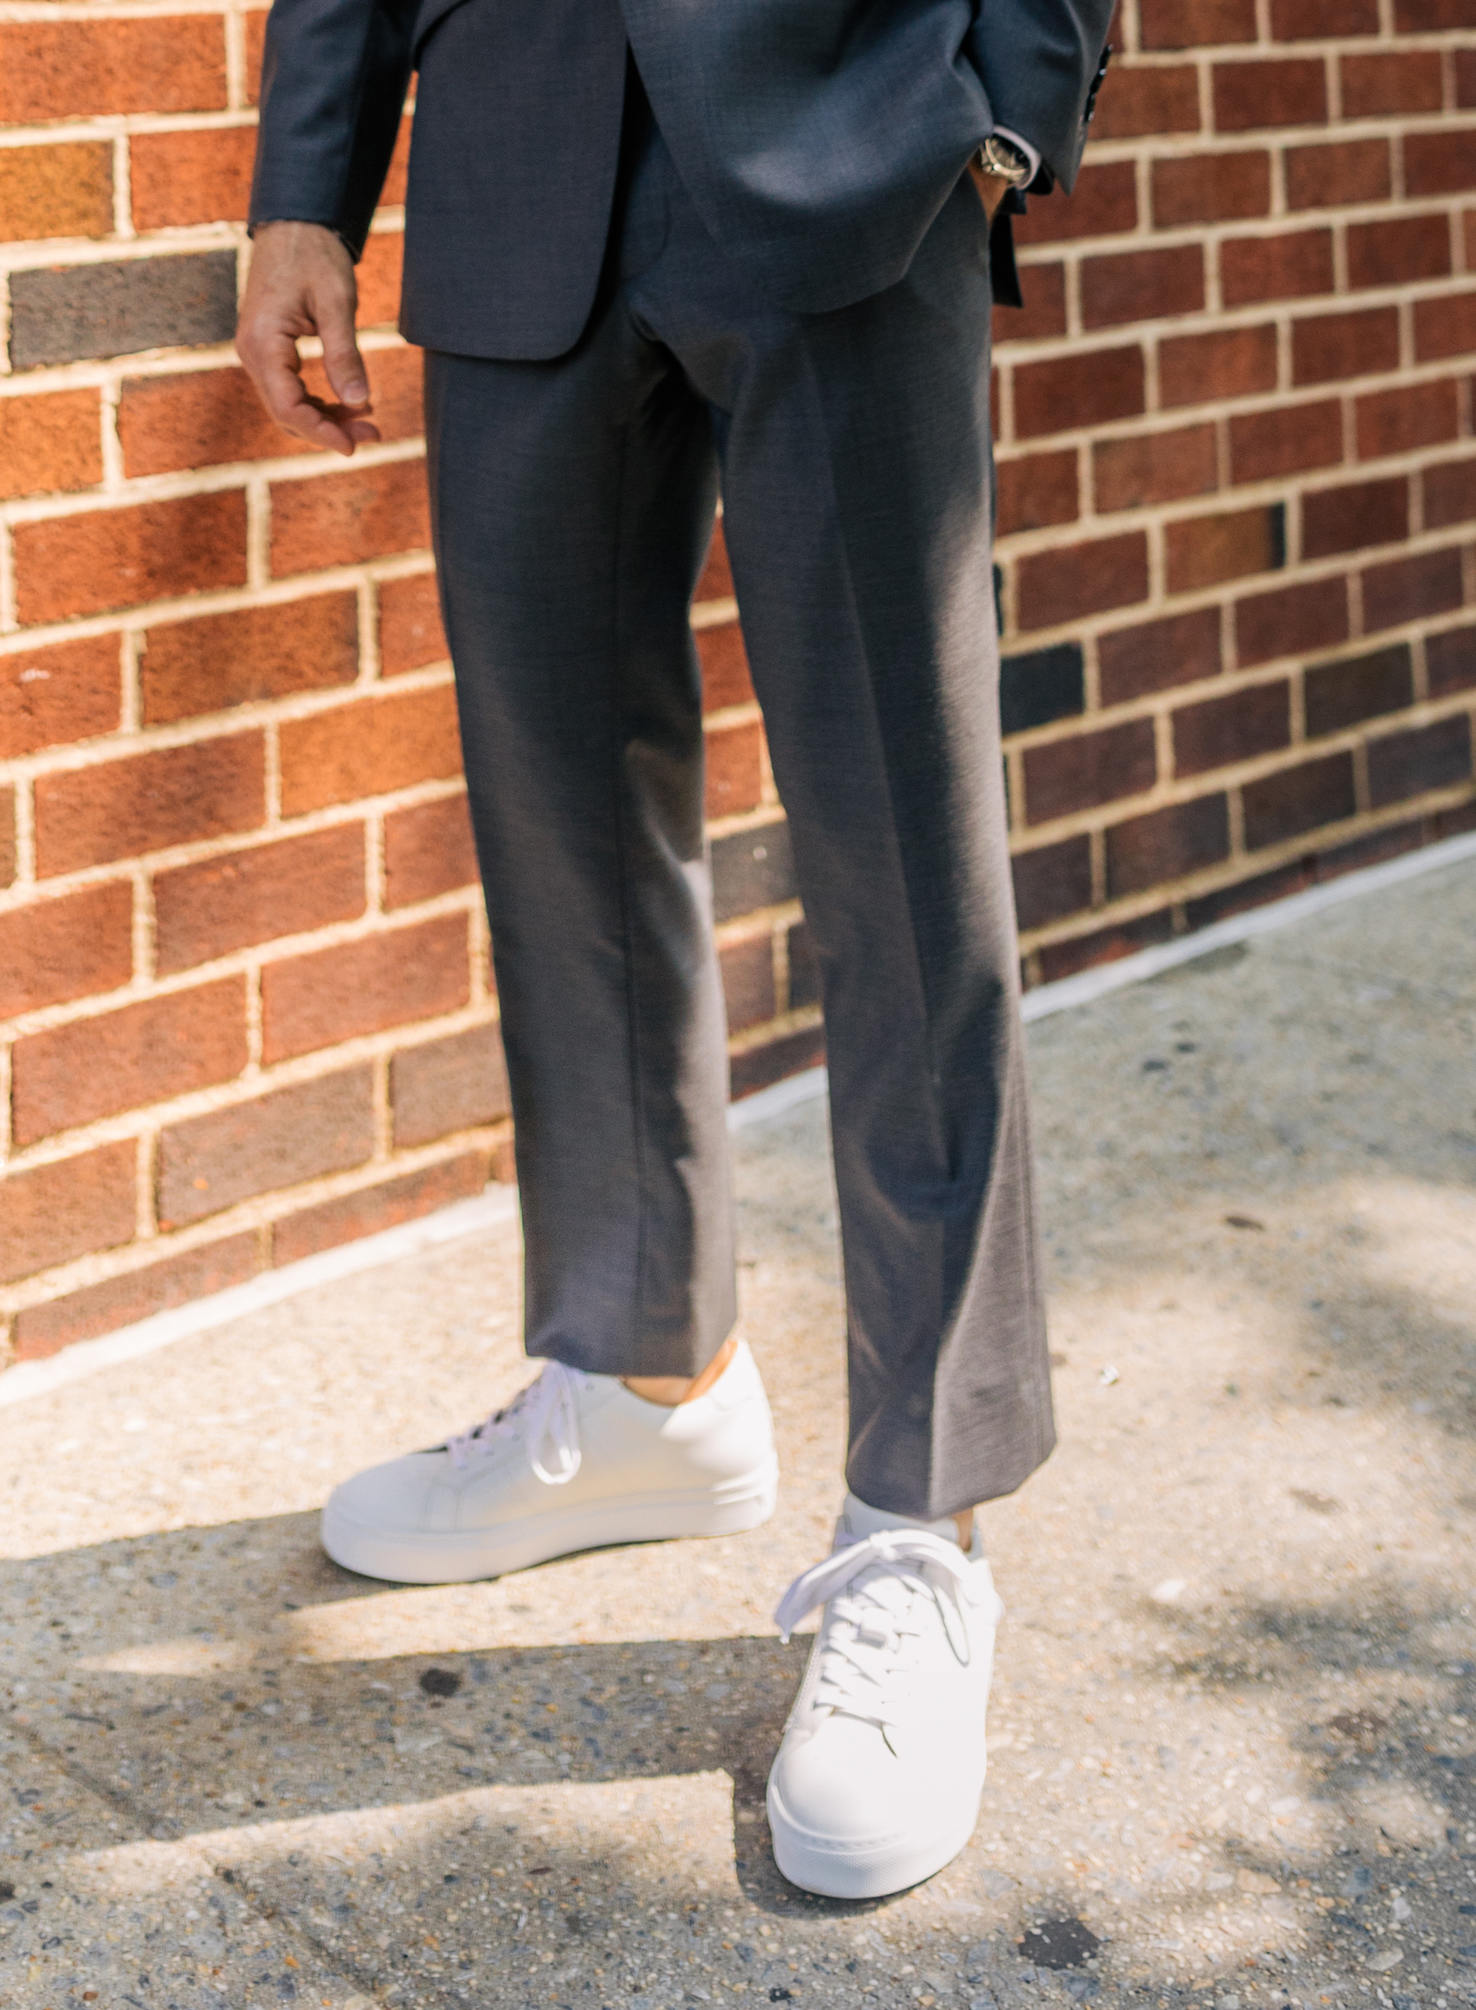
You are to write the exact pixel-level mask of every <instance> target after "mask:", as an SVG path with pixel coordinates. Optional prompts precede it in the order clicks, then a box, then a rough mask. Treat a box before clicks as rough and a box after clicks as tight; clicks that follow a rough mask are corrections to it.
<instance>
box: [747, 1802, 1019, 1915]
mask: <svg viewBox="0 0 1476 2010" xmlns="http://www.w3.org/2000/svg"><path fill="white" fill-rule="evenodd" d="M981 1793H982V1789H981ZM979 1798H980V1797H979V1796H978V1795H976V1796H975V1798H974V1800H973V1801H972V1803H971V1804H970V1806H969V1807H968V1809H967V1810H966V1811H965V1813H964V1814H963V1815H960V1816H958V1817H956V1818H955V1819H954V1820H953V1821H952V1822H951V1823H949V1825H948V1826H947V1827H946V1828H942V1829H937V1830H933V1831H930V1833H929V1834H927V1835H926V1836H908V1835H906V1834H902V1835H892V1836H882V1837H879V1838H878V1839H877V1840H876V1841H875V1842H870V1843H837V1842H832V1841H831V1840H830V1839H829V1838H828V1837H825V1836H817V1835H815V1834H813V1833H812V1832H811V1831H810V1830H809V1829H803V1828H801V1827H800V1826H799V1825H798V1823H796V1822H793V1821H791V1820H790V1818H789V1816H788V1815H787V1814H786V1813H785V1811H784V1804H783V1802H782V1801H781V1800H780V1798H779V1796H778V1794H777V1793H776V1792H775V1791H774V1788H773V1787H772V1785H771V1786H770V1788H769V1791H768V1795H767V1806H768V1815H769V1834H770V1837H771V1839H772V1841H773V1846H774V1862H775V1863H776V1864H777V1865H778V1867H779V1870H780V1873H781V1875H782V1876H784V1877H786V1878H788V1880H789V1882H790V1883H791V1884H795V1885H798V1886H799V1888H800V1890H801V1891H810V1892H814V1893H815V1894H816V1896H817V1897H819V1898H887V1897H890V1896H891V1894H892V1893H893V1892H898V1891H907V1890H908V1889H909V1888H910V1887H911V1886H912V1885H915V1884H923V1883H925V1882H926V1880H927V1879H928V1878H930V1877H936V1876H937V1874H938V1872H939V1871H940V1870H942V1869H943V1867H944V1866H945V1864H950V1863H952V1861H953V1859H954V1858H955V1857H956V1856H957V1855H958V1853H959V1851H960V1850H961V1849H963V1847H964V1846H965V1844H966V1843H967V1842H968V1840H969V1838H970V1837H971V1836H972V1835H973V1833H974V1828H975V1825H976V1824H977V1822H978V1819H979Z"/></svg>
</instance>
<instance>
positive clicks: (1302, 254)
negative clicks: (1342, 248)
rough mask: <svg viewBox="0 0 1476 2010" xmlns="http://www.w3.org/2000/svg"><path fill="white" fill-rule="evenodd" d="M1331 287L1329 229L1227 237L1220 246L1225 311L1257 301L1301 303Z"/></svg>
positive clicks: (1331, 249) (1330, 242)
mask: <svg viewBox="0 0 1476 2010" xmlns="http://www.w3.org/2000/svg"><path fill="white" fill-rule="evenodd" d="M1334 284H1335V279H1334V272H1333V242H1332V232H1331V231H1330V230H1320V229H1319V230H1284V231H1281V232H1280V233H1278V234H1276V235H1274V236H1264V237H1263V236H1256V237H1230V238H1226V240H1225V242H1224V243H1223V244H1222V245H1221V246H1220V290H1221V292H1222V293H1223V294H1224V298H1225V305H1226V306H1227V307H1246V306H1249V305H1250V303H1251V302H1252V301H1258V300H1304V299H1306V298H1307V297H1308V296H1309V295H1310V294H1314V293H1331V292H1332V290H1333V287H1334Z"/></svg>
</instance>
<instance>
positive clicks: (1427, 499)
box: [1420, 459, 1476, 530]
mask: <svg viewBox="0 0 1476 2010" xmlns="http://www.w3.org/2000/svg"><path fill="white" fill-rule="evenodd" d="M1420 485H1421V488H1422V489H1423V492H1424V524H1425V529H1426V530H1443V529H1444V528H1445V526H1446V525H1447V524H1452V523H1469V522H1470V521H1471V520H1472V519H1473V518H1476V460H1470V459H1468V460H1464V461H1439V462H1437V463H1436V464H1435V466H1434V467H1430V468H1426V469H1425V471H1424V473H1423V475H1422V476H1421V477H1420Z"/></svg>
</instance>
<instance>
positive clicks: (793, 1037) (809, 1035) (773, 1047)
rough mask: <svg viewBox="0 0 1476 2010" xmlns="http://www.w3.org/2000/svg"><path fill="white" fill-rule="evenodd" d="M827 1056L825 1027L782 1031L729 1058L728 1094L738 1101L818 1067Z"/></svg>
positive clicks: (806, 1027) (807, 1027)
mask: <svg viewBox="0 0 1476 2010" xmlns="http://www.w3.org/2000/svg"><path fill="white" fill-rule="evenodd" d="M824 1059H825V1029H824V1028H823V1027H822V1026H805V1027H802V1028H801V1029H800V1030H799V1031H798V1032H796V1033H784V1034H781V1035H780V1037H779V1038H778V1039H777V1040H771V1041H769V1042H767V1043H766V1044H765V1045H763V1046H759V1047H747V1048H745V1049H744V1051H743V1052H742V1053H741V1054H734V1055H732V1056H730V1058H729V1061H728V1094H729V1096H730V1097H731V1098H732V1100H733V1101H734V1102H735V1103H736V1102H739V1101H741V1100H742V1098H743V1097H744V1096H751V1095H753V1094H755V1093H756V1092H757V1091H758V1090H759V1089H767V1088H768V1087H769V1085H770V1083H771V1082H782V1081H783V1080H784V1079H785V1077H786V1076H788V1075H797V1074H799V1073H800V1072H801V1071H802V1070H803V1069H805V1068H818V1067H819V1066H820V1065H821V1064H822V1062H823V1061H824Z"/></svg>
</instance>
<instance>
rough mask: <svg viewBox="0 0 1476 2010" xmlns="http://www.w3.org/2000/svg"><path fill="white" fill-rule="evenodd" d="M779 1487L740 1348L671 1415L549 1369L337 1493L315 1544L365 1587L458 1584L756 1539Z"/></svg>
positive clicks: (767, 1426) (606, 1384)
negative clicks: (586, 1556) (720, 1539)
mask: <svg viewBox="0 0 1476 2010" xmlns="http://www.w3.org/2000/svg"><path fill="white" fill-rule="evenodd" d="M777 1481H778V1464H777V1461H776V1459H775V1456H774V1433H773V1425H772V1422H771V1420H770V1417H769V1404H768V1398H767V1397H766V1396H765V1394H764V1386H763V1383H762V1382H761V1381H760V1380H759V1372H758V1368H757V1366H756V1364H755V1362H754V1359H753V1356H752V1354H751V1353H750V1352H749V1350H748V1345H747V1343H746V1342H744V1341H740V1342H739V1345H738V1349H737V1351H736V1353H735V1354H734V1356H733V1359H732V1360H731V1361H730V1362H729V1363H728V1366H727V1367H726V1368H725V1369H724V1370H723V1372H722V1374H721V1375H720V1376H719V1377H718V1379H717V1381H716V1382H714V1383H713V1385H712V1387H711V1388H710V1389H708V1390H706V1391H705V1392H704V1393H703V1394H702V1395H700V1396H698V1397H695V1398H694V1399H693V1400H692V1401H691V1402H688V1403H679V1404H677V1405H676V1406H675V1408H671V1409H668V1408H667V1407H666V1406H665V1405H663V1404H660V1403H648V1402H646V1401H645V1400H644V1398H642V1397H640V1396H633V1395H632V1394H631V1392H630V1390H629V1389H627V1388H626V1386H625V1384H624V1383H623V1382H622V1381H621V1380H620V1379H619V1377H618V1376H615V1375H587V1374H584V1373H582V1372H581V1371H580V1370H579V1369H577V1368H566V1367H565V1366H564V1365H563V1364H562V1363H561V1362H558V1361H550V1362H548V1363H546V1365H545V1366H544V1368H543V1372H542V1373H541V1374H540V1375H539V1377H538V1379H537V1380H536V1381H535V1382H532V1383H530V1384H529V1386H528V1387H527V1388H526V1389H524V1390H523V1392H522V1394H521V1395H519V1396H518V1397H516V1398H515V1400H514V1401H513V1402H512V1403H511V1404H509V1406H508V1407H507V1409H505V1410H500V1411H498V1412H497V1414H496V1415H495V1416H492V1417H489V1418H488V1419H487V1421H486V1422H485V1423H483V1424H479V1425H478V1426H477V1427H476V1429H475V1430H472V1431H468V1432H466V1433H465V1434H464V1435H462V1436H461V1437H457V1438H452V1439H451V1440H450V1442H449V1443H448V1444H445V1445H440V1446H438V1447H437V1448H436V1449H435V1450H434V1451H429V1452H412V1453H411V1454H410V1455H409V1457H408V1458H403V1459H391V1460H390V1462H389V1463H388V1465H383V1466H373V1467H371V1468H370V1469H369V1471H367V1472H363V1473H357V1474H356V1475H355V1476H354V1478H353V1479H351V1480H345V1482H344V1483H343V1485H342V1486H340V1487H337V1488H335V1489H334V1491H333V1493H332V1494H331V1495H330V1496H329V1498H328V1502H327V1505H326V1506H325V1507H324V1509H323V1547H324V1548H325V1549H326V1550H327V1552H328V1554H329V1555H330V1556H331V1557H332V1558H333V1560H334V1562H335V1563H341V1564H343V1565H344V1567H345V1568H346V1569H348V1570H357V1571H360V1572H362V1574H363V1575H364V1576H365V1577H385V1578H389V1579H391V1580H392V1581H393V1582H395V1583H397V1584H457V1583H464V1582H466V1581H467V1580H469V1579H472V1578H479V1577H499V1576H501V1574H502V1573H503V1572H504V1571H506V1570H523V1569H525V1568H526V1567H527V1566H528V1565H529V1564H534V1563H544V1562H546V1561H547V1560H548V1559H549V1558H550V1557H554V1556H565V1555H568V1554H569V1553H570V1552H571V1551H573V1550H579V1549H595V1548H599V1547H600V1546H602V1545H604V1544H607V1543H618V1542H651V1541H654V1540H657V1539H659V1538H661V1537H664V1536H684V1535H733V1534H736V1533H737V1532H738V1531H739V1530H740V1529H747V1528H757V1527H758V1525H759V1523H760V1522H763V1521H767V1520H768V1518H769V1516H770V1515H771V1514H772V1513H773V1512H774V1496H775V1490H776V1486H777Z"/></svg>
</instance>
